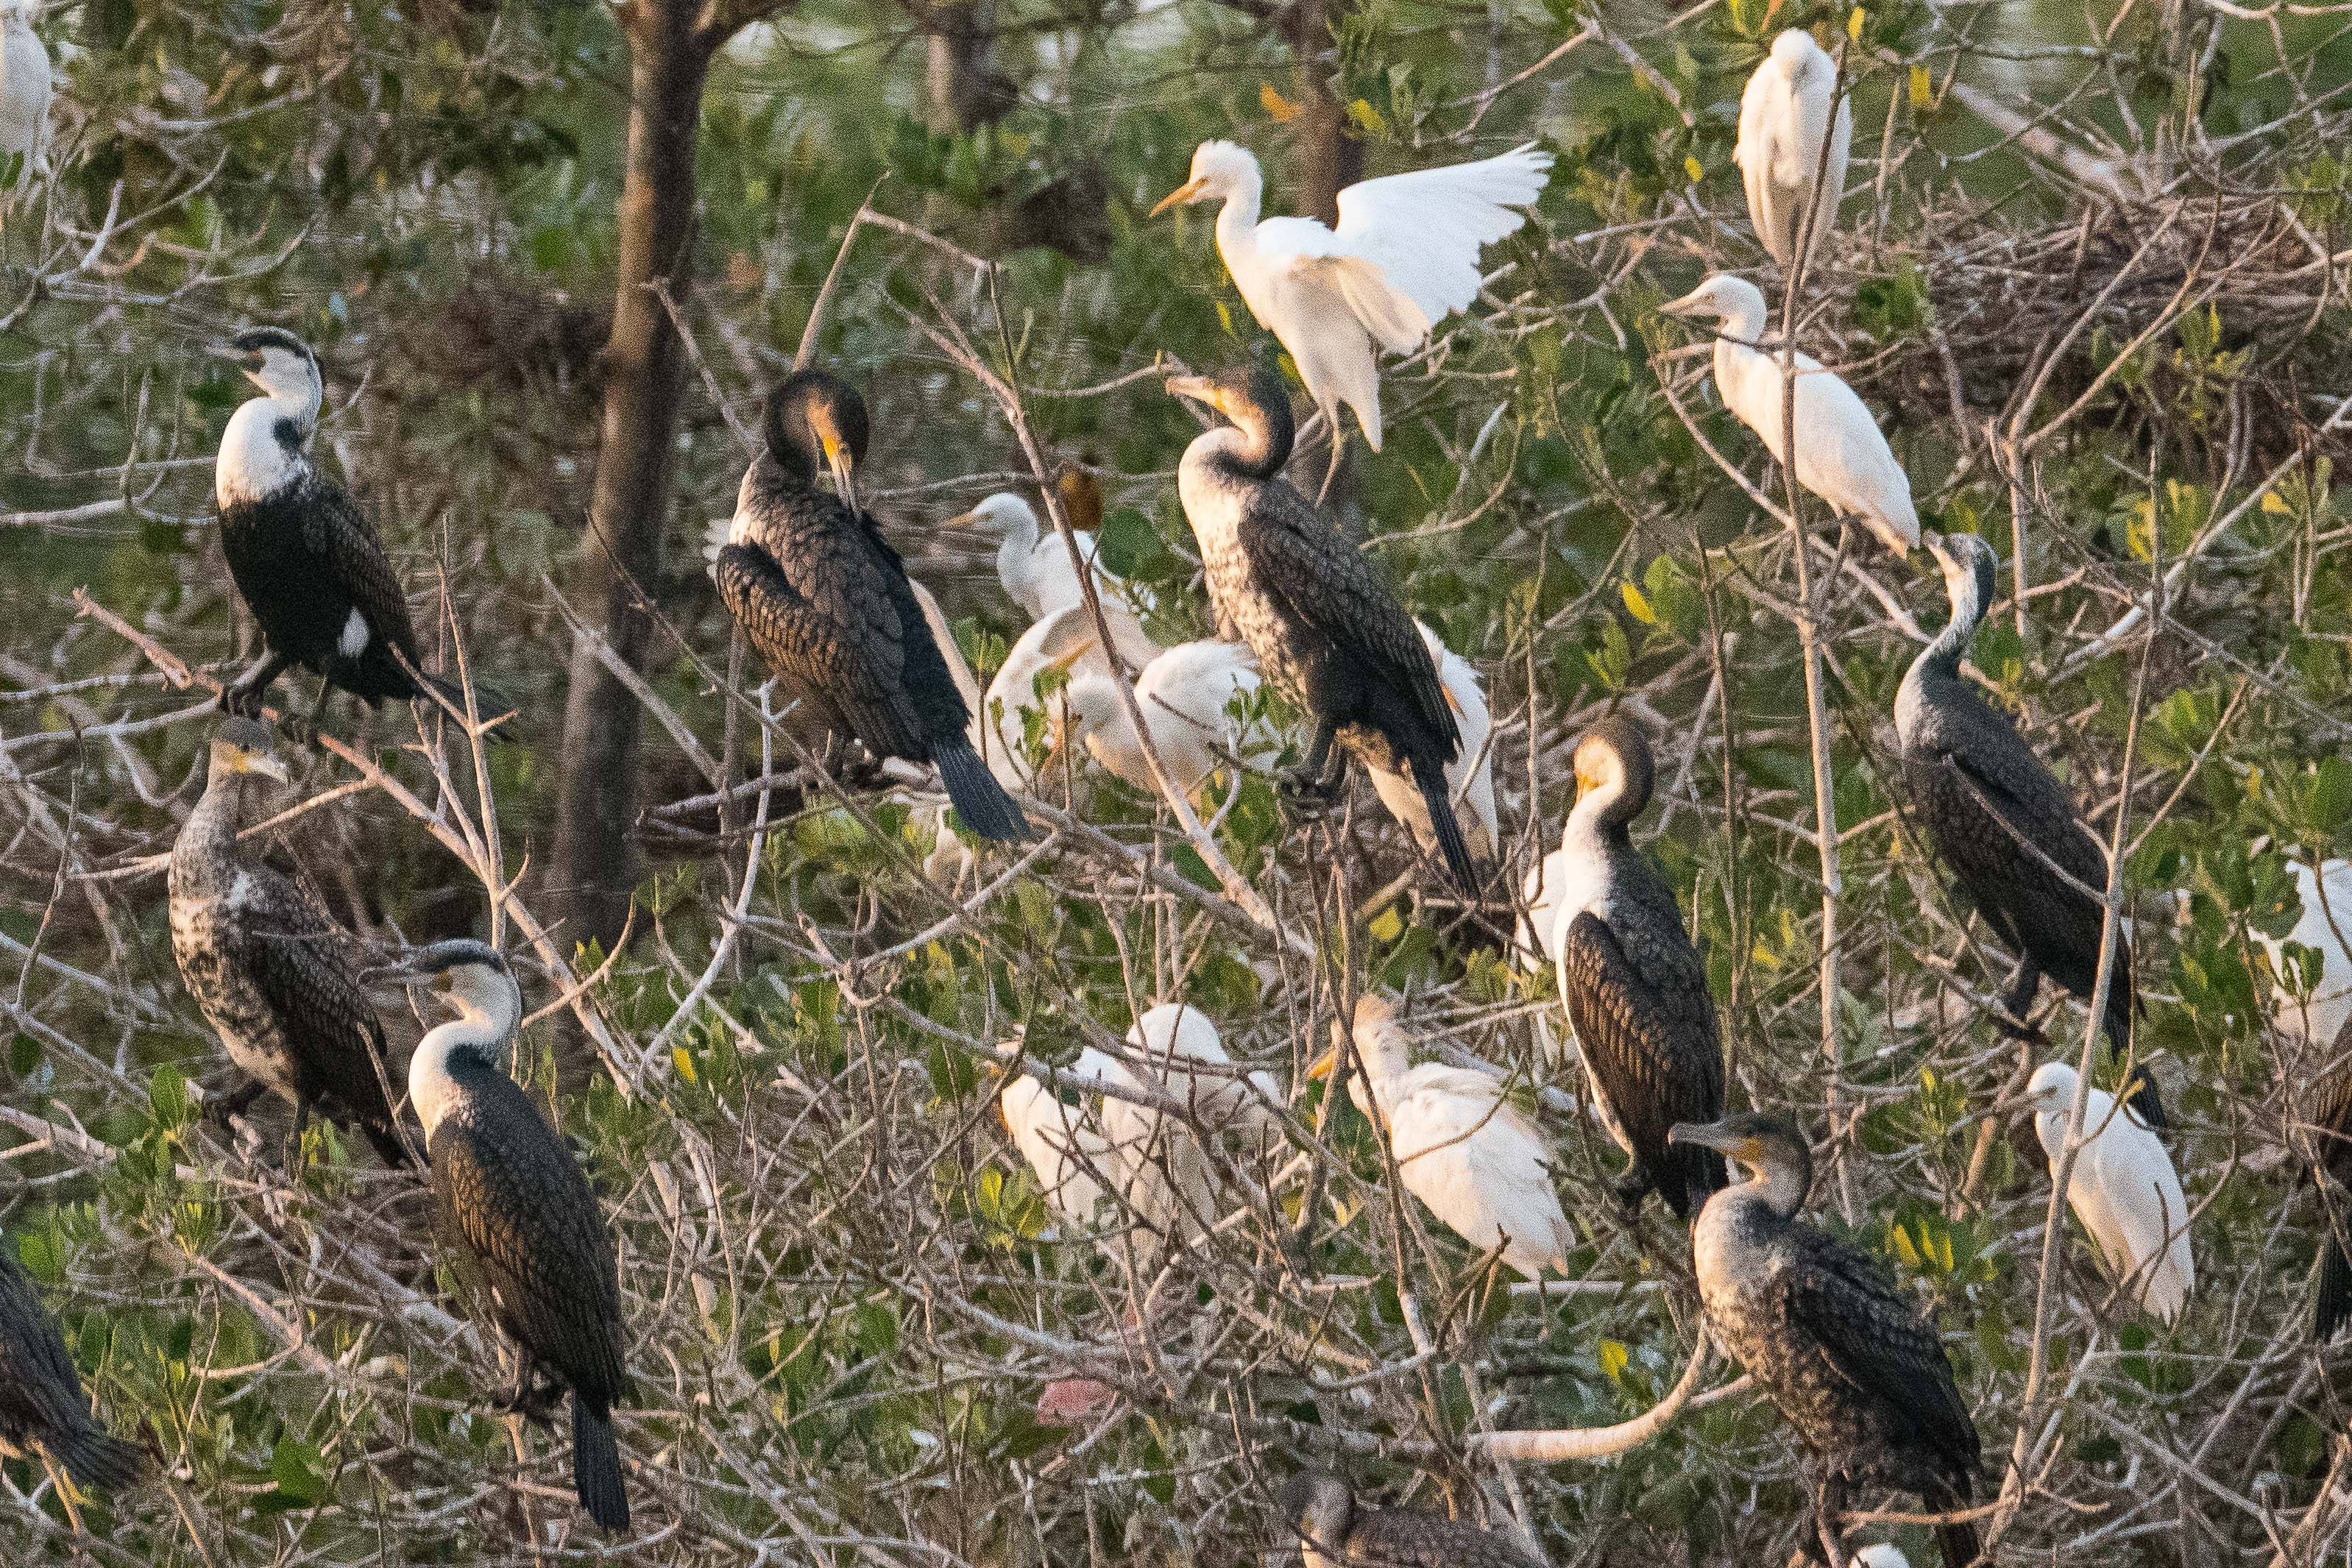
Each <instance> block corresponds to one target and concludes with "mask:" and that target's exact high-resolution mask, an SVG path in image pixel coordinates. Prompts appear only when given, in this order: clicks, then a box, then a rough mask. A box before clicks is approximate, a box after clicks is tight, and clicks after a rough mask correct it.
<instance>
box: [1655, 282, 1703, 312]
mask: <svg viewBox="0 0 2352 1568" xmlns="http://www.w3.org/2000/svg"><path fill="white" fill-rule="evenodd" d="M1699 292H1700V291H1699V290H1698V289H1696V288H1694V289H1693V290H1691V291H1690V292H1689V293H1688V294H1685V295H1684V296H1683V297H1682V298H1680V299H1669V300H1667V301H1666V302H1665V303H1664V305H1661V306H1659V307H1658V314H1659V315H1661V316H1703V315H1705V314H1706V310H1707V304H1706V300H1704V299H1701V298H1699Z"/></svg>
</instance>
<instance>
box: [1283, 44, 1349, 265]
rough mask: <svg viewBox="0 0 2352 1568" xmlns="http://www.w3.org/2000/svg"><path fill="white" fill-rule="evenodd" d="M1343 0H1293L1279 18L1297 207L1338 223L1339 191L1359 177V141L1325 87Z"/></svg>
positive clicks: (1334, 64) (1335, 55) (1335, 57)
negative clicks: (1293, 92) (1293, 73)
mask: <svg viewBox="0 0 2352 1568" xmlns="http://www.w3.org/2000/svg"><path fill="white" fill-rule="evenodd" d="M1345 5H1346V0H1297V3H1296V4H1294V5H1292V6H1291V7H1290V9H1289V11H1288V12H1286V14H1285V15H1284V17H1283V35H1284V39H1285V41H1286V42H1287V43H1288V44H1289V45H1290V57H1291V58H1292V59H1293V60H1295V61H1296V62H1297V68H1298V179H1299V185H1298V194H1297V201H1298V206H1299V210H1300V211H1301V212H1303V213H1306V214H1308V215H1310V216H1313V217H1318V218H1321V219H1322V220H1323V221H1324V222H1325V223H1327V224H1336V223H1338V222H1339V193H1340V192H1341V191H1342V190H1343V189H1345V188H1346V187H1348V186H1349V185H1352V184H1354V183H1356V182H1357V181H1359V180H1360V179H1362V178H1363V177H1364V144H1363V143H1362V142H1361V141H1358V140H1357V139H1356V138H1355V137H1354V136H1353V135H1351V134H1349V123H1348V106H1347V105H1346V104H1344V103H1342V102H1340V101H1339V97H1338V96H1337V95H1336V94H1335V93H1334V92H1333V91H1332V89H1331V73H1332V72H1333V71H1334V70H1336V69H1337V68H1338V67H1339V50H1338V48H1337V47H1336V46H1335V44H1334V43H1333V41H1332V37H1331V26H1332V24H1333V23H1334V22H1335V21H1337V20H1338V18H1339V13H1340V11H1341V10H1343V9H1344V8H1345Z"/></svg>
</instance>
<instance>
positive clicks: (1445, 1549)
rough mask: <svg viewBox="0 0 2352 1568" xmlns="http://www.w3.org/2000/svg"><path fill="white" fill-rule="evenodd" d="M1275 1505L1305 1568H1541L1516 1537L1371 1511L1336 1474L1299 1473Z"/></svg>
mask: <svg viewBox="0 0 2352 1568" xmlns="http://www.w3.org/2000/svg"><path fill="white" fill-rule="evenodd" d="M1275 1501H1276V1507H1277V1508H1279V1509H1280V1510H1281V1512H1282V1520H1283V1522H1284V1524H1286V1526H1287V1527H1288V1529H1289V1538H1288V1539H1287V1540H1286V1541H1285V1542H1283V1544H1284V1545H1286V1546H1289V1547H1295V1548H1296V1549H1297V1552H1298V1555H1299V1559H1300V1563H1301V1564H1302V1568H1538V1563H1537V1560H1536V1559H1535V1558H1533V1557H1531V1556H1529V1555H1528V1552H1527V1549H1526V1548H1525V1547H1524V1546H1522V1545H1521V1544H1520V1543H1519V1542H1518V1540H1517V1537H1516V1536H1514V1535H1509V1534H1506V1533H1505V1532H1503V1531H1499V1530H1486V1529H1483V1528H1481V1527H1480V1526H1478V1525H1475V1524H1472V1523H1471V1522H1470V1521H1467V1520H1462V1519H1446V1518H1444V1517H1443V1516H1442V1515H1438V1514H1433V1513H1413V1512H1409V1511H1406V1510H1404V1509H1398V1508H1366V1507H1364V1506H1363V1505H1362V1504H1361V1503H1360V1502H1358V1501H1357V1500H1356V1493H1355V1489H1353V1488H1352V1487H1350V1486H1349V1485H1348V1483H1347V1482H1346V1481H1343V1480H1341V1479H1339V1477H1337V1476H1335V1475H1331V1474H1328V1472H1325V1471H1321V1470H1302V1471H1300V1472H1299V1473H1298V1474H1297V1475H1295V1476H1293V1477H1291V1478H1290V1479H1288V1480H1286V1481H1285V1482H1284V1483H1283V1485H1282V1490H1281V1491H1280V1492H1279V1493H1278V1494H1276V1499H1275Z"/></svg>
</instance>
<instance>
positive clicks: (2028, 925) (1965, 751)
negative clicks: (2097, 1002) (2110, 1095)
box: [1895, 534, 2166, 1130]
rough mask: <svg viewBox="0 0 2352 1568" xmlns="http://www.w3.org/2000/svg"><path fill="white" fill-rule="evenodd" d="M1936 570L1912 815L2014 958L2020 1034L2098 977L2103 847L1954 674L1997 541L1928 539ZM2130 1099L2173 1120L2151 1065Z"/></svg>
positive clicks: (1910, 697)
mask: <svg viewBox="0 0 2352 1568" xmlns="http://www.w3.org/2000/svg"><path fill="white" fill-rule="evenodd" d="M1927 548H1928V549H1929V550H1930V551H1932V552H1933V553H1934V555H1935V557H1936V559H1937V563H1938V564H1940V565H1941V566H1942V567H1943V569H1944V590H1945V591H1946V593H1947V594H1948V595H1949V597H1950V599H1951V603H1952V618H1951V621H1950V622H1948V624H1947V625H1946V626H1945V627H1944V630H1943V631H1942V632H1940V633H1938V634H1937V637H1936V640H1935V641H1934V642H1932V643H1928V644H1927V648H1926V649H1925V650H1923V651H1922V652H1921V653H1920V654H1919V656H1918V657H1917V658H1916V659H1915V660H1913V661H1912V664H1911V668H1910V669H1909V670H1908V671H1907V672H1906V673H1905V674H1904V676H1903V685H1901V687H1900V688H1898V689H1897V691H1896V693H1895V737H1896V738H1897V740H1898V741H1899V742H1900V743H1901V746H1902V752H1903V783H1904V789H1905V793H1906V794H1907V795H1908V796H1909V797H1910V806H1911V815H1912V819H1913V821H1916V823H1917V824H1918V827H1919V831H1920V832H1921V833H1923V834H1924V835H1925V836H1926V838H1927V843H1928V846H1929V847H1930V848H1932V849H1933V850H1934V851H1935V852H1936V856H1937V859H1939V860H1941V861H1942V862H1944V864H1945V865H1946V866H1947V867H1948V869H1949V870H1950V872H1951V873H1952V880H1953V881H1954V882H1955V883H1958V886H1959V890H1960V892H1961V893H1962V894H1965V895H1966V896H1967V898H1968V901H1969V904H1973V905H1974V906H1975V908H1976V911H1977V913H1978V914H1979V915H1983V916H1984V918H1985V923H1986V924H1987V925H1990V926H1991V927H1992V928H1993V930H1994V931H1995V932H1997V933H1998V934H1999V935H2000V939H2001V940H2002V941H2003V942H2004V943H2006V944H2008V946H2009V948H2010V950H2011V952H2013V953H2015V954H2016V955H2017V971H2016V973H2015V974H2014V975H2013V976H2012V977H2011V979H2010V983H2009V988H2008V990H2007V991H2005V992H2004V993H2003V994H2002V996H2001V998H2000V1007H2001V1010H2002V1011H2003V1012H2004V1013H2006V1014H2007V1015H2008V1016H2009V1018H2010V1019H2014V1020H2016V1023H2015V1024H2012V1025H2008V1026H2005V1027H2010V1028H2011V1029H2012V1030H2013V1029H2015V1028H2017V1027H2019V1026H2021V1025H2022V1023H2023V1021H2024V1019H2025V1016H2026V1013H2027V1011H2028V1009H2031V1008H2032V1006H2033V998H2034V996H2035V993H2037V992H2038V991H2039V990H2040V989H2041V988H2042V977H2043V976H2044V975H2047V976H2048V977H2050V978H2051V979H2053V980H2054V981H2056V982H2057V983H2058V985H2059V986H2060V987H2061V988H2063V989H2065V990H2069V991H2072V992H2073V993H2074V995H2075V996H2077V997H2080V998H2082V999H2083V1000H2084V1002H2085V1003H2087V1002H2089V1001H2090V999H2091V993H2092V991H2093V990H2094V989H2095V988H2096V985H2097V982H2098V974H2099V933H2100V927H2101V925H2102V924H2103V923H2104V920H2105V908H2104V904H2103V901H2104V899H2105V894H2106V885H2107V852H2106V849H2105V846H2104V845H2102V844H2101V843H2100V842H2099V841H2098V840H2097V839H2095V838H2094V837H2093V836H2092V834H2091V830H2090V829H2089V828H2088V827H2086V826H2084V822H2083V818H2082V813H2081V812H2079V811H2077V810H2075V807H2074V797H2073V796H2071V795H2069V794H2068V793H2067V792H2066V787H2065V786H2064V785H2063V784H2061V783H2059V782H2058V780H2057V779H2056V778H2055V777H2054V776H2053V774H2052V773H2051V771H2050V769H2049V768H2047V767H2045V766H2043V764H2042V758H2039V757H2036V756H2035V755H2034V754H2033V748H2032V747H2030V746H2028V745H2027V744H2026V743H2025V740H2024V738H2023V737H2021V736H2020V735H2019V734H2018V733H2017V727H2016V726H2015V725H2014V724H2012V723H2011V722H2010V720H2009V718H2008V716H2006V715H2004V714H2002V713H2000V711H1999V710H1997V709H1996V708H1995V707H1994V706H1992V705H1991V704H1990V703H1989V702H1987V701H1985V699H1984V697H1983V696H1982V695H1980V694H1979V692H1978V691H1977V689H1976V687H1975V686H1973V685H1970V684H1969V682H1968V680H1967V679H1965V678H1964V677H1963V676H1962V675H1961V674H1960V656H1961V654H1962V653H1965V652H1966V651H1967V649H1968V645H1969V639H1970V638H1971V637H1973V636H1975V634H1976V630H1977V624H1978V622H1980V621H1981V620H1983V618H1984V612H1985V609H1986V607H1987V606H1988V605H1990V603H1991V602H1992V598H1993V586H1994V585H1993V569H1994V567H1995V565H1996V564H1997V559H1996V558H1995V556H1994V555H1993V550H1992V547H1991V546H1990V545H1989V544H1987V543H1985V541H1984V540H1982V539H1980V538H1978V537H1977V536H1976V535H1974V534H1948V535H1945V536H1943V537H1942V538H1937V537H1935V536H1933V535H1930V536H1929V537H1928V539H1927ZM2136 1011H2137V996H2136V993H2135V992H2134V991H2133V988H2132V956H2131V943H2130V942H2129V941H2128V940H2127V939H2126V936H2125V935H2124V932H2123V929H2122V927H2121V925H2120V924H2118V925H2117V928H2116V939H2115V948H2114V952H2113V954H2112V956H2111V959H2110V963H2109V966H2108V970H2107V998H2106V1012H2105V1017H2104V1018H2103V1019H2101V1020H2100V1021H2101V1024H2102V1026H2103V1027H2104V1028H2105V1030H2106V1034H2107V1049H2108V1050H2109V1051H2113V1052H2114V1053H2115V1054H2116V1056H2117V1057H2118V1058H2121V1059H2126V1060H2128V1058H2129V1056H2130V1052H2131V1043H2132V1018H2133V1015H2134V1014H2135V1012H2136ZM2135 1079H2136V1082H2135V1083H2134V1086H2133V1089H2132V1092H2130V1093H2129V1094H2128V1095H2126V1099H2127V1100H2128V1101H2129V1102H2130V1104H2131V1108H2132V1109H2133V1110H2135V1111H2137V1112H2138V1113H2139V1117H2140V1120H2141V1121H2143V1122H2146V1123H2147V1124H2148V1125H2149V1126H2151V1127H2154V1128H2157V1129H2158V1130H2161V1129H2162V1128H2163V1127H2164V1126H2165V1125H2166V1121H2165V1116H2164V1105H2163V1103H2162V1102H2161V1101H2160V1100H2159V1099H2158V1097H2157V1091H2156V1084H2155V1082H2154V1081H2153V1080H2152V1079H2150V1078H2149V1077H2148V1076H2147V1073H2146V1071H2140V1072H2138V1073H2137V1074H2136V1075H2135Z"/></svg>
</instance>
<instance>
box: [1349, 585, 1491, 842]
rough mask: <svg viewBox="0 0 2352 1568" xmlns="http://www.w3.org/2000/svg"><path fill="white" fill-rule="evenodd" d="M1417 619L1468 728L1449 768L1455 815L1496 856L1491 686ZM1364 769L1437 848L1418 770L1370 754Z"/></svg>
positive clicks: (1392, 808)
mask: <svg viewBox="0 0 2352 1568" xmlns="http://www.w3.org/2000/svg"><path fill="white" fill-rule="evenodd" d="M1413 624H1414V625H1415V626H1417V627H1419V628H1420V629H1421V640H1422V642H1423V643H1425V644H1427V646H1428V648H1429V656H1430V657H1431V658H1432V659H1433V660H1434V661H1436V664H1437V681H1438V684H1439V685H1442V686H1444V688H1445V702H1446V706H1449V707H1451V708H1452V709H1453V710H1454V727H1456V728H1457V729H1459V730H1460V731H1461V733H1462V750H1461V752H1460V753H1459V755H1457V756H1456V757H1455V758H1454V760H1453V761H1452V762H1450V763H1448V764H1447V765H1446V768H1445V788H1446V790H1447V792H1448V794H1449V795H1450V796H1451V798H1452V800H1453V801H1454V815H1455V816H1456V817H1458V818H1460V819H1461V822H1462V840H1463V841H1464V842H1465V843H1466V844H1468V845H1469V846H1470V852H1471V853H1472V854H1475V855H1478V856H1480V857H1482V858H1484V859H1487V860H1492V859H1493V858H1494V857H1495V853H1496V847H1497V846H1498V845H1499V844H1500V843H1501V842H1502V830H1501V828H1500V826H1499V824H1498V821H1497V819H1496V815H1495V747H1494V734H1495V720H1494V716H1493V715H1492V714H1491V713H1490V712H1489V711H1488V709H1487V707H1486V688H1485V687H1484V686H1483V685H1480V684H1479V680H1478V671H1477V668H1476V666H1475V665H1473V664H1471V663H1470V661H1469V660H1467V659H1465V658H1464V657H1463V656H1462V655H1461V654H1459V653H1455V652H1454V650H1453V649H1451V648H1448V647H1447V646H1446V645H1445V644H1444V643H1443V642H1441V641H1439V640H1438V635H1437V633H1436V632H1433V631H1431V630H1430V628H1429V623H1428V622H1425V621H1415V622H1413ZM1364 771H1365V772H1366V773H1367V774H1369V775H1370V778H1371V780H1372V790H1373V792H1374V793H1375V794H1377V795H1379V796H1380V798H1381V805H1383V806H1385V807H1387V808H1388V812H1389V815H1390V816H1391V817H1394V818H1395V819H1396V820H1397V821H1400V822H1402V823H1403V824H1404V825H1405V826H1406V827H1407V828H1408V829H1410V830H1411V831H1412V836H1413V838H1414V840H1415V841H1417V842H1418V843H1419V844H1420V845H1421V847H1422V848H1423V850H1425V851H1427V852H1430V853H1432V854H1434V853H1436V852H1437V831H1436V830H1435V829H1434V828H1433V827H1432V826H1431V825H1430V821H1429V800H1428V798H1427V797H1426V796H1424V795H1423V794H1422V792H1421V786H1420V785H1418V784H1416V783H1414V782H1413V781H1412V775H1411V774H1408V773H1405V772H1403V771H1402V770H1400V769H1391V768H1381V767H1378V766H1376V765H1375V764H1374V762H1373V760H1372V759H1371V758H1365V763H1364Z"/></svg>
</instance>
